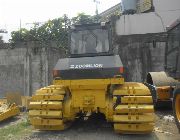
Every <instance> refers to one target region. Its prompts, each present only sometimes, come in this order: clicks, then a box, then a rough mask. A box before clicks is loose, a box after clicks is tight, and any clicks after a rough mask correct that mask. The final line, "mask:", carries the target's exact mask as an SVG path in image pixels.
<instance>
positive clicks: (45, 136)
mask: <svg viewBox="0 0 180 140" xmlns="http://www.w3.org/2000/svg"><path fill="white" fill-rule="evenodd" d="M27 139H31V140H50V139H53V140H59V139H60V140H120V139H123V140H124V139H126V140H131V139H133V140H158V137H157V136H156V134H155V133H151V134H145V135H120V134H116V133H115V132H114V130H113V126H112V124H111V123H107V122H106V120H105V118H104V116H103V115H98V116H97V115H93V116H92V117H91V118H89V119H88V120H87V121H83V119H77V120H76V121H75V122H74V123H73V124H72V126H71V127H70V128H69V129H67V130H64V131H54V132H52V131H33V133H32V135H31V136H30V137H29V138H27Z"/></svg>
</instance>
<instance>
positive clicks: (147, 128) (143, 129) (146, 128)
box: [114, 123, 154, 134]
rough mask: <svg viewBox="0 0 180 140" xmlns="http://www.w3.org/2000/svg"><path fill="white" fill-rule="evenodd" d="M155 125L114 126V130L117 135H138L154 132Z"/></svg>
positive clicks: (116, 124) (117, 124)
mask: <svg viewBox="0 0 180 140" xmlns="http://www.w3.org/2000/svg"><path fill="white" fill-rule="evenodd" d="M153 127H154V124H152V123H150V124H120V123H115V124H114V130H115V131H116V132H117V133H124V134H136V133H149V132H151V131H153Z"/></svg>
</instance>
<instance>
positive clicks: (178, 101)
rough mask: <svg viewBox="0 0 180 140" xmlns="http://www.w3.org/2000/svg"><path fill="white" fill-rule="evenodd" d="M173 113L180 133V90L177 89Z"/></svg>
mask: <svg viewBox="0 0 180 140" xmlns="http://www.w3.org/2000/svg"><path fill="white" fill-rule="evenodd" d="M173 113H174V118H175V122H176V125H177V128H178V129H179V132H180V88H178V89H176V90H175V91H174V93H173Z"/></svg>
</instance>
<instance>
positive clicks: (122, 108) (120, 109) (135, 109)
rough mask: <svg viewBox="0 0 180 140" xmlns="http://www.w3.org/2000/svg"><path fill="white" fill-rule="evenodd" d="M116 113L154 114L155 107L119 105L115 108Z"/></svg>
mask: <svg viewBox="0 0 180 140" xmlns="http://www.w3.org/2000/svg"><path fill="white" fill-rule="evenodd" d="M115 111H116V113H118V114H122V113H129V112H131V113H153V112H154V107H153V105H118V106H117V107H116V108H115Z"/></svg>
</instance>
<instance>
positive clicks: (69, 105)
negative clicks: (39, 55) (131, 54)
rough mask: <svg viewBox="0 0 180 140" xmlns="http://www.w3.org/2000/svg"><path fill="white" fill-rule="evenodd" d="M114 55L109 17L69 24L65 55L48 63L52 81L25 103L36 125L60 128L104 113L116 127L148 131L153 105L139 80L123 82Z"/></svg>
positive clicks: (117, 129)
mask: <svg viewBox="0 0 180 140" xmlns="http://www.w3.org/2000/svg"><path fill="white" fill-rule="evenodd" d="M123 75H124V68H123V64H122V62H121V59H120V57H119V55H114V53H113V41H112V28H111V23H109V22H107V23H104V22H102V23H93V24H85V25H74V26H71V28H70V31H69V57H68V58H64V59H59V60H58V62H57V64H56V66H55V67H54V69H53V79H54V80H53V84H52V85H50V86H47V87H44V88H41V89H38V90H37V91H36V92H35V94H34V95H33V96H32V99H31V101H30V104H29V119H30V123H31V124H32V125H33V126H34V128H35V129H39V130H64V129H66V128H68V127H69V126H70V125H71V124H72V122H73V121H74V120H75V119H77V118H79V117H86V118H88V117H89V116H90V115H91V114H93V113H101V114H104V116H105V118H106V120H107V121H108V122H112V124H113V126H114V130H115V132H117V133H125V134H137V133H138V134H139V133H150V132H152V130H153V127H154V106H153V100H152V96H151V93H150V90H149V89H148V87H147V86H145V85H144V84H142V83H136V82H125V80H124V78H123Z"/></svg>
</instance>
